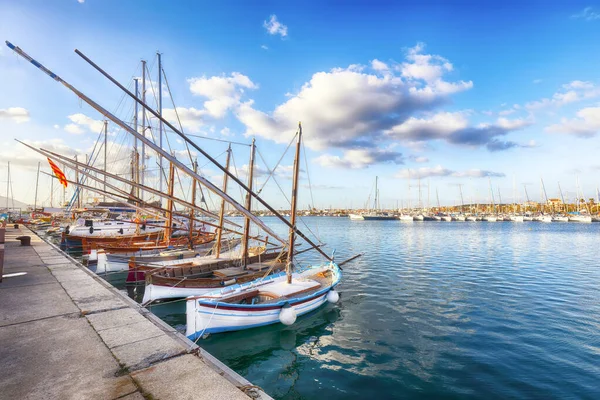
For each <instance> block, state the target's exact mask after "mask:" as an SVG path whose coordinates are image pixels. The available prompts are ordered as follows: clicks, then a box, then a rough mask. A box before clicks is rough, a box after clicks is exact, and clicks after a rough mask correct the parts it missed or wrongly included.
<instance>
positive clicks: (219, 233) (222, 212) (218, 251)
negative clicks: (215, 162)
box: [215, 144, 231, 258]
mask: <svg viewBox="0 0 600 400" xmlns="http://www.w3.org/2000/svg"><path fill="white" fill-rule="evenodd" d="M230 160H231V144H230V145H229V148H228V149H227V159H226V160H225V170H229V161H230ZM228 178H229V175H228V174H223V192H224V193H227V180H228ZM224 218H225V199H221V209H220V210H219V228H218V229H217V249H216V252H215V253H216V258H219V255H220V254H221V238H222V237H223V219H224Z"/></svg>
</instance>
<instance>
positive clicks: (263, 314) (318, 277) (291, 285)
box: [186, 126, 342, 340]
mask: <svg viewBox="0 0 600 400" xmlns="http://www.w3.org/2000/svg"><path fill="white" fill-rule="evenodd" d="M301 140H302V127H301V126H299V131H298V141H297V143H296V156H295V161H294V176H293V178H294V180H293V189H292V207H291V217H290V222H291V224H292V227H293V226H295V224H296V204H297V193H298V178H299V165H300V145H301ZM294 241H295V230H294V229H293V228H292V229H290V240H289V243H288V258H287V264H286V271H285V273H284V272H281V273H278V274H275V275H269V276H265V277H263V278H262V279H258V280H255V281H252V282H247V283H242V284H235V285H232V286H229V287H226V288H222V289H219V290H215V291H212V292H208V293H206V294H205V295H203V296H197V297H190V298H188V300H187V302H186V320H187V326H186V336H187V337H188V338H190V339H192V340H193V339H196V338H198V337H201V336H202V335H204V334H205V333H217V332H226V331H233V330H241V329H248V328H253V327H257V326H262V325H269V324H275V323H279V322H281V323H283V324H285V325H291V324H293V323H294V322H295V321H296V318H297V316H299V315H302V314H306V313H308V312H310V311H312V310H314V309H316V308H318V307H320V306H322V305H323V304H325V303H326V302H327V301H330V302H332V303H335V302H337V301H338V299H339V295H338V293H337V292H336V291H335V290H334V288H335V287H336V286H337V284H338V283H339V281H340V279H341V276H342V273H341V269H340V268H339V267H338V265H337V264H336V263H335V262H334V261H333V260H330V261H329V262H326V263H324V264H321V265H318V266H312V267H308V268H306V269H304V270H303V271H301V272H300V271H299V272H295V273H293V272H292V265H293V261H294V260H293V256H294Z"/></svg>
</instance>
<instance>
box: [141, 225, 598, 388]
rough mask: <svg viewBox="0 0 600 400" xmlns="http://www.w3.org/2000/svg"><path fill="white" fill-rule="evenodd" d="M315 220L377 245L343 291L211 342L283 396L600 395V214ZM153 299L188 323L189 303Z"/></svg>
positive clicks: (319, 229) (341, 250)
mask: <svg viewBox="0 0 600 400" xmlns="http://www.w3.org/2000/svg"><path fill="white" fill-rule="evenodd" d="M265 221H266V222H267V223H268V224H269V225H270V226H272V227H273V229H275V230H277V232H280V233H281V234H285V232H286V229H285V226H284V225H283V224H282V223H280V222H277V220H276V219H275V218H265ZM304 222H305V223H306V224H307V225H308V227H309V228H310V230H311V231H312V232H313V233H314V234H316V235H318V236H319V237H320V239H321V240H322V242H324V243H326V244H327V246H326V247H324V250H325V251H326V252H327V253H329V254H331V252H332V251H333V249H335V250H336V253H335V258H336V260H337V261H342V260H344V259H345V258H347V257H350V256H351V255H353V254H355V253H358V252H364V253H365V254H364V256H363V257H361V258H359V259H357V260H355V261H353V262H351V263H348V264H346V265H345V266H344V267H343V269H344V270H343V278H342V283H341V284H340V286H339V288H338V290H339V292H340V293H341V300H340V302H339V303H338V304H336V305H327V306H325V307H323V308H321V309H319V310H317V311H316V312H313V313H312V314H310V315H306V316H303V317H301V318H299V319H298V320H297V322H296V323H295V324H294V325H292V326H283V325H281V324H277V325H272V326H268V327H262V328H256V329H250V330H246V331H240V332H232V333H223V334H215V335H212V336H210V337H209V338H207V339H202V340H200V341H199V342H198V344H199V345H200V346H202V347H204V348H205V349H206V350H208V351H209V352H210V353H212V354H213V355H215V356H216V357H217V358H219V359H220V360H221V361H223V362H224V363H225V364H227V365H228V366H229V367H231V368H232V369H234V370H235V371H237V372H238V373H240V374H241V375H243V376H244V377H246V378H247V379H248V380H249V381H250V382H252V383H253V384H255V385H258V386H260V387H262V388H263V389H264V390H265V391H266V392H267V393H268V394H269V395H271V396H273V397H274V398H276V399H327V400H333V399H352V398H363V399H364V398H366V399H391V398H401V399H405V398H406V399H410V398H435V399H453V398H467V399H485V400H489V399H495V398H497V399H505V398H537V399H549V398H589V399H598V398H600V262H599V260H600V224H575V223H563V224H561V223H551V224H543V223H537V222H524V223H514V222H428V221H425V222H412V223H410V222H409V223H403V222H400V221H351V220H349V219H347V218H322V217H321V218H319V217H313V218H305V219H304ZM299 227H300V228H301V229H303V230H304V231H307V228H306V227H305V226H304V225H303V224H302V223H301V224H299ZM312 253H313V254H312V255H309V254H303V255H302V256H301V264H302V265H307V264H308V263H310V262H318V261H319V260H320V259H319V257H318V255H315V254H314V253H315V252H312ZM134 294H135V293H134ZM138 295H139V293H138ZM152 311H153V312H155V313H156V314H157V315H159V316H160V317H161V318H163V319H164V320H165V321H167V322H168V323H169V324H171V325H173V326H175V327H177V328H178V329H181V330H183V329H184V327H185V315H184V307H183V305H182V303H174V304H171V305H164V306H153V307H152Z"/></svg>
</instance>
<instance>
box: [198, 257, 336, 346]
mask: <svg viewBox="0 0 600 400" xmlns="http://www.w3.org/2000/svg"><path fill="white" fill-rule="evenodd" d="M319 270H321V271H327V270H329V271H332V273H333V278H332V282H331V284H330V285H327V286H324V287H323V288H322V289H320V290H318V291H316V292H314V293H311V294H308V295H305V296H301V297H291V298H286V297H282V298H281V300H280V301H278V302H276V303H261V304H231V303H226V302H220V301H218V297H219V296H223V295H224V294H226V293H237V292H238V291H240V292H241V293H242V292H244V290H246V291H248V290H250V289H252V288H261V289H262V290H267V291H268V290H269V288H270V286H269V285H278V284H281V283H282V282H284V281H285V280H286V279H287V278H286V275H285V273H279V274H276V275H271V276H269V277H267V278H265V279H262V280H260V281H253V282H248V283H245V284H242V285H235V286H232V287H230V288H227V289H222V290H221V291H217V292H216V291H213V292H210V293H207V294H206V295H205V297H215V298H213V299H209V300H206V299H202V298H200V299H198V298H194V297H190V298H188V300H187V301H186V321H187V323H186V336H187V337H188V338H189V339H191V340H196V339H197V338H198V337H201V336H202V335H204V334H205V333H220V332H229V331H237V330H242V329H250V328H255V327H259V326H264V325H271V324H276V323H279V322H280V320H279V316H280V313H281V311H282V309H283V308H284V307H291V308H293V309H294V311H295V313H296V315H297V316H301V315H304V314H307V313H309V312H311V311H313V310H315V309H317V308H319V307H321V306H322V305H324V304H325V303H326V302H327V295H328V293H329V292H330V291H331V290H333V289H334V288H335V287H336V286H337V284H338V283H339V281H340V278H341V271H340V270H339V268H338V267H337V265H335V264H334V265H333V266H324V267H317V268H311V269H309V270H308V271H307V272H310V274H313V273H316V272H318V271H319ZM294 275H295V276H296V278H294V279H298V278H301V277H302V276H306V275H304V273H303V274H294Z"/></svg>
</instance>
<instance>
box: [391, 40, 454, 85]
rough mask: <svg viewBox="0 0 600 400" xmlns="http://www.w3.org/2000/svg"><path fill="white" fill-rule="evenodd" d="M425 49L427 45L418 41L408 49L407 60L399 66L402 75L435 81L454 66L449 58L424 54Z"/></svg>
mask: <svg viewBox="0 0 600 400" xmlns="http://www.w3.org/2000/svg"><path fill="white" fill-rule="evenodd" d="M424 49H425V45H424V44H423V43H418V44H417V45H416V46H415V47H413V48H411V49H409V50H408V55H407V56H406V59H407V62H404V63H402V64H401V65H400V66H398V70H399V71H400V72H401V73H402V76H404V77H408V78H412V79H422V80H424V81H425V82H430V83H434V82H436V81H439V80H440V79H441V77H442V75H444V73H446V72H449V71H452V69H453V66H452V64H451V63H450V62H448V60H446V59H445V58H443V57H441V56H437V55H431V54H422V52H423V50H424Z"/></svg>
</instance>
